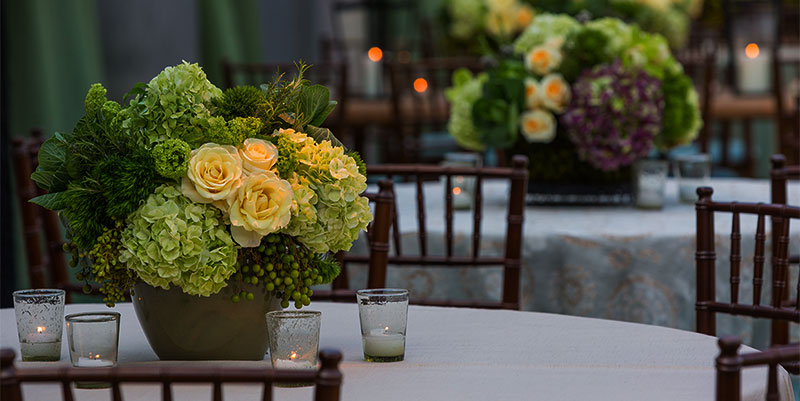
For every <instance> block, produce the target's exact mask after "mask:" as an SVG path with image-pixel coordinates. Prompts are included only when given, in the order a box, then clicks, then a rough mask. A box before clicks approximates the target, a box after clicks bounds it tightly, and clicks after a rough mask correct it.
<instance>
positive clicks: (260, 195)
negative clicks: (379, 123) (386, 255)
mask: <svg viewBox="0 0 800 401" xmlns="http://www.w3.org/2000/svg"><path fill="white" fill-rule="evenodd" d="M305 68H306V67H305V66H302V65H299V72H298V73H297V75H296V76H295V77H294V79H292V80H288V79H284V77H283V75H281V76H279V77H277V78H276V79H275V80H274V81H273V82H271V83H269V84H265V85H263V86H262V87H261V88H256V87H252V86H239V87H235V88H232V89H228V90H227V91H225V92H223V91H222V90H220V89H219V88H217V87H216V86H214V85H213V84H212V83H211V82H209V81H208V79H207V78H206V75H205V73H204V72H203V70H202V69H201V68H200V67H199V66H198V65H197V64H189V63H186V62H184V63H183V64H179V65H177V66H174V67H167V68H166V69H165V70H164V71H162V72H161V73H160V74H158V76H156V77H155V78H153V79H152V80H151V81H150V82H149V83H148V84H146V85H145V84H138V85H137V86H136V87H134V89H133V90H132V91H131V93H129V94H128V95H127V96H126V99H130V100H129V102H128V104H127V105H125V106H123V105H120V104H119V103H117V102H114V101H111V100H108V99H107V98H106V90H105V89H104V88H103V86H102V85H100V84H94V85H93V86H92V87H91V88H90V89H89V92H88V93H87V95H86V100H85V106H86V114H85V115H84V116H83V117H82V118H81V119H80V120H79V121H78V123H77V124H76V125H75V128H74V129H73V130H72V132H68V133H56V134H55V135H54V136H53V137H52V138H50V139H48V140H47V141H46V142H45V143H44V144H43V145H42V147H41V150H40V152H39V167H38V168H37V170H36V171H35V172H34V173H33V175H32V178H33V180H34V181H35V182H36V183H37V184H38V185H39V186H40V187H42V188H44V189H46V190H47V191H48V194H46V195H43V196H39V197H37V198H35V199H33V200H32V202H34V203H37V204H39V205H41V206H44V207H46V208H49V209H52V210H57V211H59V212H60V216H61V217H62V218H63V221H64V223H65V225H66V229H67V236H68V240H69V241H70V242H69V243H68V244H67V245H66V248H65V249H67V250H68V251H71V253H72V258H71V260H70V264H71V265H72V266H74V267H76V268H77V270H78V273H77V276H78V279H79V280H83V281H85V282H86V285H87V288H89V283H90V282H96V283H99V285H100V291H102V292H103V293H104V294H105V296H106V298H105V301H106V302H108V303H109V305H113V303H114V302H116V301H119V300H122V299H123V292H124V291H125V290H126V289H128V288H130V287H131V286H132V285H133V284H134V283H135V282H137V281H142V282H144V283H147V284H149V285H150V286H153V287H160V288H163V289H169V288H170V287H178V288H180V289H181V290H182V291H183V292H184V293H186V294H189V295H193V296H200V297H208V296H210V295H212V294H216V293H218V292H219V291H220V290H221V289H222V288H225V287H237V288H239V287H241V288H244V287H245V285H246V284H249V285H254V286H259V287H261V288H264V289H266V291H268V292H270V293H271V294H273V295H275V296H277V297H279V298H280V299H281V301H282V303H283V306H284V307H288V306H289V303H290V302H293V303H294V305H295V307H297V308H300V307H302V306H303V305H308V304H309V302H310V296H311V295H312V292H313V291H312V290H311V289H310V287H311V286H312V285H315V284H321V283H325V282H330V281H331V280H333V278H335V277H336V276H337V274H338V273H339V267H338V266H337V264H336V263H335V262H334V261H333V260H332V259H331V258H330V257H329V256H328V255H329V254H330V253H333V252H337V251H340V250H348V249H349V248H350V246H351V245H352V243H353V241H354V240H355V239H356V238H357V236H358V234H359V232H361V231H362V230H365V229H366V227H367V224H368V223H369V222H370V221H371V219H372V216H371V214H370V210H369V205H368V201H367V199H366V198H365V197H362V196H360V194H361V192H362V191H364V190H365V189H366V177H365V167H364V164H363V162H362V161H361V158H360V157H359V155H358V154H357V153H356V152H352V151H348V150H346V149H345V148H344V147H343V146H342V145H341V143H340V142H339V141H337V140H336V138H335V137H334V136H333V135H332V134H331V132H330V131H329V130H327V129H324V128H319V125H320V124H322V122H323V121H324V120H325V118H326V117H327V115H328V114H329V113H330V112H331V111H332V110H333V108H334V106H335V104H336V102H334V101H330V99H329V92H328V90H327V89H326V88H325V87H323V86H320V85H311V84H310V83H309V82H308V81H307V80H304V79H303V71H304V70H305ZM248 288H252V287H248ZM253 297H254V294H253V293H252V291H244V290H243V291H237V292H236V294H235V295H233V296H231V299H230V300H231V301H232V302H241V301H246V300H252V299H253Z"/></svg>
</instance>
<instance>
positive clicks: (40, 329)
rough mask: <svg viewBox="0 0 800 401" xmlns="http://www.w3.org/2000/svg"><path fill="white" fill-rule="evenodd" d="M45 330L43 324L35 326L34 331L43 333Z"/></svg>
mask: <svg viewBox="0 0 800 401" xmlns="http://www.w3.org/2000/svg"><path fill="white" fill-rule="evenodd" d="M45 331H47V327H44V326H36V332H37V333H44V332H45Z"/></svg>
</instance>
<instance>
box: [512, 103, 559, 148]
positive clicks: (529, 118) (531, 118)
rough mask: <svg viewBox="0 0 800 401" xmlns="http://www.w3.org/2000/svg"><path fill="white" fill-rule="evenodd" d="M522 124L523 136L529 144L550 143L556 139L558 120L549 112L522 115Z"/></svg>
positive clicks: (529, 112)
mask: <svg viewBox="0 0 800 401" xmlns="http://www.w3.org/2000/svg"><path fill="white" fill-rule="evenodd" d="M520 124H521V125H522V127H521V128H522V134H523V135H524V136H525V139H527V140H528V142H544V143H548V142H551V141H552V140H553V138H555V137H556V119H555V117H553V113H550V112H549V111H544V110H541V109H537V110H533V111H526V112H524V113H522V118H521V119H520Z"/></svg>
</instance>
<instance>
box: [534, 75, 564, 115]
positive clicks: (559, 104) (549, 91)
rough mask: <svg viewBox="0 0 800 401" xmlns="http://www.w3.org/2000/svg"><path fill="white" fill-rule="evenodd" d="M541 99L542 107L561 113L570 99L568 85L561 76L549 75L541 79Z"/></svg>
mask: <svg viewBox="0 0 800 401" xmlns="http://www.w3.org/2000/svg"><path fill="white" fill-rule="evenodd" d="M541 97H542V105H544V107H547V108H548V109H550V110H553V111H555V112H556V113H562V112H564V110H565V109H566V108H567V105H568V104H569V100H570V98H571V93H570V89H569V84H568V83H567V81H565V80H564V77H562V76H561V74H550V75H548V76H546V77H544V79H542V83H541Z"/></svg>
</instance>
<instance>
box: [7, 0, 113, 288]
mask: <svg viewBox="0 0 800 401" xmlns="http://www.w3.org/2000/svg"><path fill="white" fill-rule="evenodd" d="M2 15H3V20H2V23H3V24H4V25H5V34H6V35H8V36H7V37H6V39H5V43H6V46H7V47H6V49H4V51H3V56H4V57H7V59H6V60H7V61H6V65H7V68H8V72H7V77H9V80H8V81H7V82H3V85H5V86H6V87H5V89H4V90H7V91H8V92H7V94H8V106H7V107H8V109H7V110H8V115H7V116H4V117H5V118H7V119H8V121H7V122H8V127H9V132H10V134H11V135H12V136H28V135H29V132H30V129H31V128H34V127H40V128H42V129H43V130H44V132H45V135H48V136H49V135H51V134H52V133H53V132H54V131H69V130H71V129H72V126H73V125H74V124H75V122H76V121H78V119H79V118H80V117H81V116H82V115H83V98H84V96H85V95H86V90H87V89H88V88H89V86H90V85H91V84H92V83H94V82H100V81H102V80H103V68H102V67H103V66H102V57H101V54H100V42H99V40H100V38H99V33H98V32H99V30H98V22H97V15H96V7H95V0H75V1H69V2H65V1H60V0H12V1H3V2H2ZM12 177H13V173H12ZM12 188H15V186H14V185H13V183H12ZM11 199H12V204H11V205H10V206H11V207H12V213H11V215H12V216H13V220H12V222H11V223H12V232H13V235H12V241H13V248H14V261H15V265H16V266H15V268H16V281H17V283H16V288H26V287H28V286H29V285H28V277H27V272H26V268H25V266H26V261H25V253H24V244H23V243H22V234H21V232H22V231H21V229H20V227H21V221H20V219H19V213H18V212H17V211H19V205H18V204H17V198H16V193H14V194H12V196H11Z"/></svg>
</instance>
